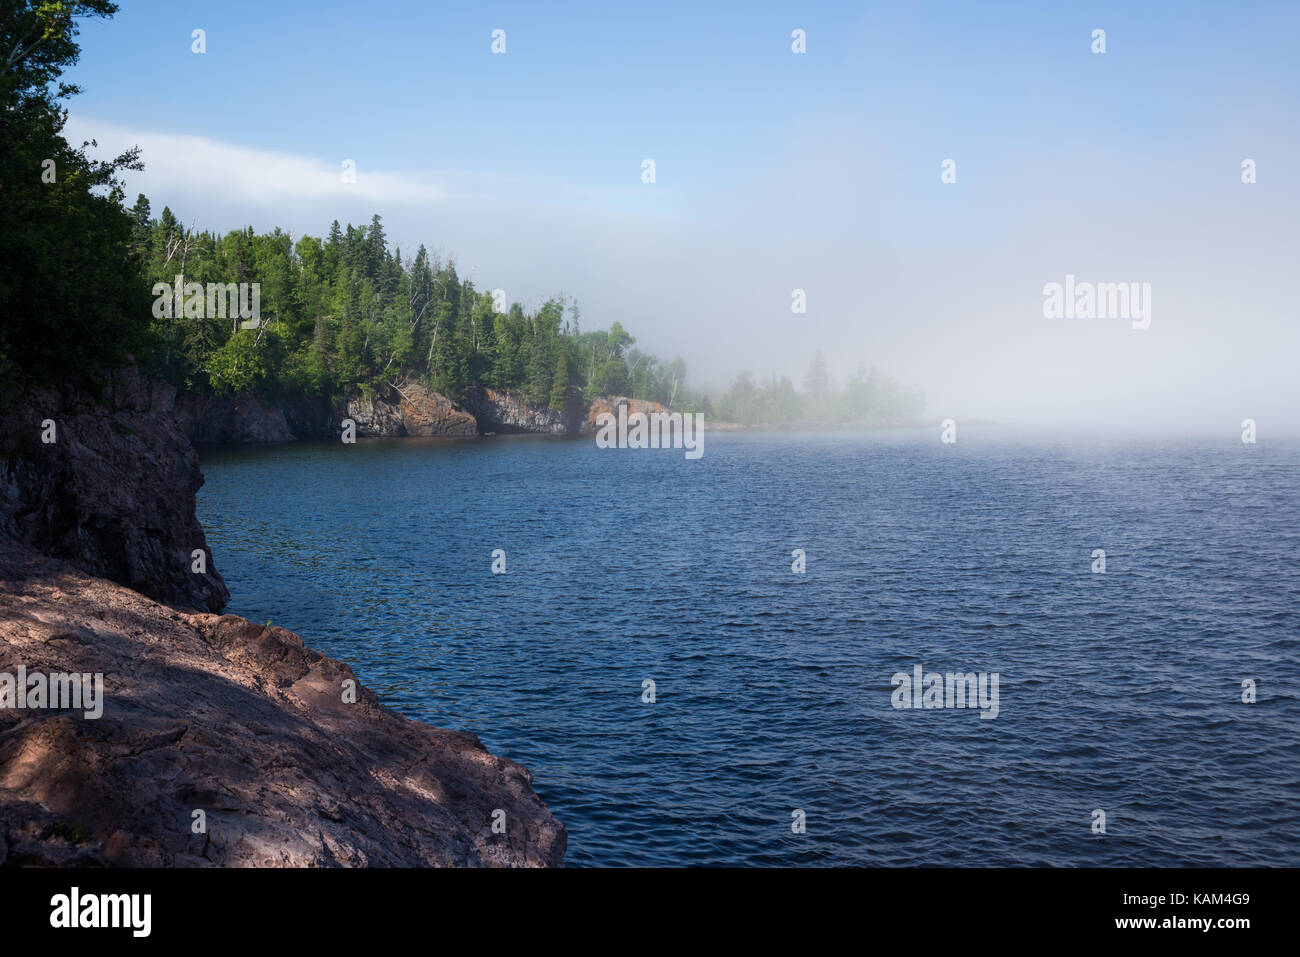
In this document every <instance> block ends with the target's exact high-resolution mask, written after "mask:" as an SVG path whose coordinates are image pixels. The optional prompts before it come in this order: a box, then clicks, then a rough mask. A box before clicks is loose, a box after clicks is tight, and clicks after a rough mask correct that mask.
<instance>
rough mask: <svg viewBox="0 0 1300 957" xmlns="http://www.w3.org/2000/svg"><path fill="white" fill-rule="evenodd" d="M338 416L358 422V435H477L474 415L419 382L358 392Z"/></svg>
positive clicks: (349, 399)
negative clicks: (371, 392)
mask: <svg viewBox="0 0 1300 957" xmlns="http://www.w3.org/2000/svg"><path fill="white" fill-rule="evenodd" d="M340 413H341V414H340V416H339V418H340V419H343V418H349V419H352V420H353V421H354V422H356V424H357V435H368V436H378V435H384V436H395V435H447V436H471V435H477V434H478V426H477V424H476V423H475V421H474V416H472V415H470V414H469V413H468V412H466V411H464V410H463V409H460V408H458V407H457V406H456V404H455V403H454V402H452V401H451V400H450V399H448V398H447V397H446V396H445V395H440V394H439V393H437V392H430V391H429V390H428V389H426V388H425V387H424V386H422V385H419V384H418V383H409V384H407V385H404V386H402V388H401V389H400V390H399V389H396V388H393V387H391V386H390V387H388V388H387V389H385V390H383V391H381V392H378V393H376V394H375V395H374V396H365V395H363V394H360V393H357V394H354V395H352V396H350V397H349V398H348V399H347V401H346V402H345V403H344V404H343V408H342V409H340Z"/></svg>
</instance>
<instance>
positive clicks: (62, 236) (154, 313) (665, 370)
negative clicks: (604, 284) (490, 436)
mask: <svg viewBox="0 0 1300 957" xmlns="http://www.w3.org/2000/svg"><path fill="white" fill-rule="evenodd" d="M116 9H117V6H116V4H114V3H111V2H108V0H81V2H76V3H67V4H51V5H39V4H38V5H33V4H24V5H21V6H20V7H18V8H15V9H14V10H13V11H12V12H11V13H9V14H6V15H3V16H0V47H3V48H4V49H7V50H10V51H11V53H10V55H9V58H8V62H7V64H5V65H4V67H3V69H0V195H2V196H3V202H0V316H3V317H4V321H3V324H0V386H3V385H4V384H5V383H6V382H13V381H14V380H15V378H16V377H17V376H19V375H24V376H30V377H34V378H36V379H37V380H42V381H46V382H55V381H58V380H59V379H61V378H65V377H69V376H72V377H77V378H80V379H81V380H83V382H82V384H85V385H90V386H92V387H97V386H98V385H102V380H103V379H104V377H105V376H106V375H107V373H108V370H112V369H114V368H116V367H118V366H120V365H122V364H123V363H125V362H128V361H134V362H136V363H137V364H138V365H140V366H141V367H142V368H144V369H145V370H146V371H148V372H151V373H153V374H156V375H161V376H163V377H165V378H167V379H169V380H170V381H172V382H173V383H175V384H176V385H177V386H178V388H180V389H183V390H186V391H191V392H199V393H213V394H230V393H234V392H242V391H245V390H249V391H252V392H254V393H256V394H258V395H260V396H262V397H264V398H267V399H269V400H272V401H274V400H277V399H289V398H295V397H303V396H306V397H327V398H338V397H340V396H343V395H346V394H349V393H352V392H354V391H356V390H361V391H373V390H377V389H380V388H383V387H385V386H395V387H397V388H399V389H400V388H402V387H403V385H404V384H405V383H407V382H413V381H415V382H421V383H423V384H424V385H426V386H427V387H428V388H430V389H431V390H433V391H436V392H441V393H443V394H444V395H447V396H449V397H451V398H453V399H460V398H463V397H464V396H465V395H466V393H467V391H468V390H469V389H471V388H473V387H486V388H490V389H496V390H504V391H510V392H513V393H515V394H517V395H519V396H521V397H522V398H523V399H524V400H526V401H528V402H530V403H531V404H533V405H536V406H540V407H545V408H549V409H552V410H557V411H558V410H562V409H565V408H566V407H569V406H570V405H571V404H573V403H584V402H586V401H588V400H590V399H591V398H592V397H593V396H596V395H625V396H630V397H634V398H639V399H648V400H651V401H655V402H659V403H662V404H664V405H666V406H669V407H671V408H673V409H675V410H678V411H683V412H704V413H706V414H707V415H709V416H711V417H716V418H720V419H722V420H725V421H732V422H738V423H741V424H746V425H758V424H763V425H792V424H800V423H815V424H821V423H863V424H903V423H906V422H910V421H913V420H915V418H916V417H917V416H918V415H919V414H920V412H921V409H922V407H923V400H922V399H921V397H920V396H919V395H917V394H915V393H913V392H911V391H910V390H906V389H902V388H900V387H899V386H898V385H897V384H896V383H894V382H892V381H891V380H889V379H886V378H883V377H881V376H879V375H878V374H876V373H875V371H874V370H872V371H867V370H865V369H863V368H859V369H858V370H857V372H856V373H854V374H853V375H851V376H849V377H848V378H847V379H846V380H845V381H844V382H843V383H842V384H838V385H837V384H836V383H834V382H832V380H831V379H830V377H829V375H827V373H826V368H825V362H824V360H823V358H822V356H821V354H820V353H818V355H817V356H816V358H815V359H814V360H813V363H812V365H811V367H810V368H809V370H808V374H807V376H806V377H805V379H804V383H803V385H804V390H803V392H802V393H799V392H797V391H796V390H795V388H794V385H793V383H792V382H791V381H790V380H789V379H788V378H782V379H779V380H778V379H776V378H775V377H771V378H770V379H769V380H766V381H764V380H756V379H755V377H754V376H753V375H752V374H751V373H749V372H744V373H741V374H740V376H739V377H738V378H737V379H736V380H735V382H734V383H733V384H732V386H731V387H730V388H729V389H728V390H727V391H726V392H725V393H722V394H720V395H717V396H716V397H711V396H710V395H709V394H707V392H706V391H704V390H696V389H692V388H688V386H687V382H686V364H685V362H684V361H683V360H682V359H680V358H675V359H672V360H670V361H665V360H662V359H660V358H658V357H656V356H654V355H651V354H650V353H648V352H645V351H643V350H641V349H638V348H636V339H635V338H634V337H633V336H632V335H631V333H630V332H629V331H628V330H626V329H624V328H623V326H622V325H621V324H620V323H619V322H617V321H614V322H611V323H610V324H609V328H608V329H583V328H582V325H581V312H580V310H579V308H578V304H577V302H576V301H574V300H572V299H569V298H566V297H561V296H554V297H552V298H550V299H547V300H546V301H545V302H543V303H542V304H541V305H540V306H538V307H536V308H533V309H525V308H524V307H523V306H522V305H521V304H520V303H518V302H513V303H507V302H505V301H504V299H503V297H502V296H501V295H500V294H498V295H497V296H496V297H494V295H493V291H492V290H480V289H477V288H475V286H474V283H473V282H472V281H470V280H468V279H465V278H462V277H461V276H460V275H459V274H458V273H457V269H456V263H455V262H454V261H453V260H452V259H451V258H442V257H440V256H439V255H438V254H431V253H430V252H429V251H428V249H427V248H426V247H425V246H423V245H421V246H419V247H418V248H417V249H416V250H415V252H414V255H410V254H409V251H408V252H407V254H404V253H403V250H401V249H400V248H396V247H393V248H390V244H389V242H388V239H387V237H386V235H385V233H384V227H383V221H382V218H381V217H380V216H379V215H378V214H376V215H375V216H373V217H372V218H371V220H370V222H369V223H368V224H365V225H361V226H353V225H352V224H348V225H347V226H341V225H340V224H339V222H338V221H337V220H335V221H334V222H333V223H332V224H331V225H330V227H329V230H328V232H327V234H326V235H325V236H324V238H318V237H314V236H307V235H304V236H302V237H300V238H297V239H295V238H294V237H293V236H292V235H291V234H290V233H288V232H285V231H284V230H283V229H280V228H275V229H272V230H270V231H269V232H260V233H259V232H255V231H254V229H253V228H252V227H251V226H250V227H247V228H245V229H240V230H233V231H230V232H227V233H225V234H224V235H218V234H216V233H214V232H210V231H206V230H205V231H195V229H194V224H193V223H191V224H190V225H188V226H186V225H185V224H183V222H182V221H181V220H180V219H179V218H178V217H177V216H176V215H175V214H174V213H173V211H172V210H171V209H170V208H168V207H164V208H163V209H162V210H161V212H160V213H159V214H158V215H157V216H155V215H154V214H153V212H152V208H151V205H150V202H149V200H148V198H147V197H146V196H144V195H143V194H140V195H137V197H136V200H135V203H134V204H133V205H131V206H130V207H127V206H126V200H125V189H124V184H123V181H122V177H123V174H124V173H126V172H127V171H136V170H141V169H143V162H142V160H141V157H140V155H139V151H138V150H134V149H133V150H129V151H127V152H125V153H123V154H121V155H119V156H117V157H113V158H111V159H106V160H105V159H96V158H94V157H93V155H92V153H91V150H93V149H94V148H95V147H96V146H97V144H95V143H94V142H93V141H92V142H87V143H83V144H81V145H80V146H74V145H72V144H70V143H68V142H67V141H66V139H65V138H64V137H63V135H62V133H63V129H64V125H65V123H66V120H67V111H66V108H65V107H64V106H63V100H64V99H66V98H67V97H70V96H72V95H74V94H76V93H77V92H78V89H77V87H76V86H75V85H72V84H69V83H67V82H64V81H63V80H61V79H60V77H61V74H62V73H63V71H64V70H65V69H66V68H67V67H68V66H69V65H71V64H73V63H75V62H76V60H77V57H78V54H79V48H78V46H77V43H76V35H77V32H78V22H79V21H81V20H84V19H87V18H106V17H109V16H111V15H112V14H113V13H115V12H116ZM209 283H213V284H222V285H225V284H231V283H234V284H241V283H243V284H248V285H250V286H251V285H252V284H257V288H258V292H259V305H260V309H259V317H258V318H259V319H260V321H258V322H254V323H248V322H241V321H240V318H239V317H238V316H235V317H233V318H232V317H231V316H230V315H225V316H222V315H212V314H209V311H208V310H207V309H204V308H202V297H201V296H195V297H190V298H191V304H194V305H197V306H198V307H197V308H189V307H188V306H187V307H185V308H170V309H166V310H159V309H158V308H157V306H158V303H157V298H158V296H159V292H158V290H159V289H160V288H164V287H160V285H159V284H171V285H179V287H180V290H181V291H186V290H190V289H195V290H201V289H202V288H203V287H204V286H205V285H207V284H209ZM151 299H152V300H153V304H152V308H151Z"/></svg>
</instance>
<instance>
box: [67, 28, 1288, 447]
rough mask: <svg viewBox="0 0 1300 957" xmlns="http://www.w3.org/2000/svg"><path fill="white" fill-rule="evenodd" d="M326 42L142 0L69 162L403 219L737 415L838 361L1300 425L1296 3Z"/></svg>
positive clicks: (115, 36) (75, 136) (315, 228)
mask: <svg viewBox="0 0 1300 957" xmlns="http://www.w3.org/2000/svg"><path fill="white" fill-rule="evenodd" d="M318 13H319V17H320V21H321V22H320V23H319V24H318V23H317V22H316V19H315V17H313V20H312V22H307V21H306V20H302V21H300V20H299V18H297V17H296V15H294V14H292V13H290V12H288V11H283V10H279V9H271V8H267V7H266V6H265V5H254V4H248V3H244V2H232V3H229V4H226V5H225V6H224V7H223V8H222V9H221V10H219V11H215V12H214V11H207V10H205V11H203V12H202V13H197V12H192V11H188V10H186V9H183V8H179V7H178V5H168V4H162V3H144V2H142V3H128V4H124V5H123V9H122V11H121V13H120V14H119V15H118V16H117V17H116V18H115V20H114V21H113V23H112V24H98V23H93V22H92V23H89V24H87V25H86V26H85V27H84V29H83V31H82V37H81V42H82V47H83V52H82V57H81V62H80V63H79V64H78V65H77V67H76V68H75V69H73V70H72V71H71V72H70V77H69V78H70V79H71V80H72V81H74V82H78V83H80V84H82V85H83V86H84V87H85V89H86V92H85V93H84V94H82V95H81V96H78V97H76V98H74V99H73V100H72V101H71V102H70V107H71V110H72V115H71V118H70V120H69V124H68V129H67V136H68V138H69V140H72V141H80V140H81V139H83V138H95V139H97V140H98V141H99V144H100V146H101V148H102V149H101V151H100V155H106V154H108V153H115V152H117V151H119V150H120V149H122V148H125V147H127V146H131V145H135V144H138V145H140V146H141V147H142V148H143V156H142V158H143V160H144V162H145V164H146V170H145V171H144V172H143V173H139V174H129V175H128V177H127V186H128V197H127V201H128V203H129V202H130V201H131V200H132V199H133V198H134V195H135V193H136V192H143V193H145V194H146V195H148V197H149V199H150V201H151V202H152V204H153V210H154V213H155V215H156V214H157V213H158V212H160V211H161V209H162V207H163V206H164V205H166V206H170V207H171V208H172V210H173V211H174V212H175V213H176V215H177V216H178V217H180V218H181V220H182V221H183V222H184V223H185V224H187V225H188V224H189V223H190V222H191V221H193V222H194V224H195V226H196V227H197V228H199V229H205V228H206V229H213V230H217V231H225V230H228V229H233V228H240V227H243V226H245V225H252V226H253V227H254V228H255V229H257V230H259V231H264V230H269V229H272V228H274V227H277V226H279V227H282V228H284V229H286V230H287V231H290V232H292V233H293V234H294V235H295V236H301V235H303V234H304V233H306V234H311V235H317V236H320V235H324V234H325V232H326V231H327V230H328V228H329V224H330V222H331V221H332V220H334V219H338V220H340V222H344V223H346V222H348V221H351V222H353V223H354V224H357V225H361V224H364V223H367V222H369V219H370V216H371V215H372V214H373V213H378V214H380V215H381V216H382V217H383V219H384V225H385V229H386V232H387V234H388V237H389V240H390V244H392V245H398V246H400V247H401V248H402V251H403V253H404V254H406V255H412V254H414V252H415V249H416V247H417V246H418V245H419V244H420V243H424V244H426V245H427V246H428V247H429V248H430V250H439V251H441V252H442V253H443V255H444V256H446V255H454V257H455V259H456V261H457V265H458V269H459V271H460V273H461V275H462V276H469V277H472V278H473V279H474V281H475V283H476V285H477V286H478V287H479V288H480V289H492V288H498V287H499V288H503V289H505V290H506V292H507V295H508V298H509V299H510V301H519V302H523V303H525V304H526V305H536V304H538V303H540V302H541V301H542V300H544V299H545V298H546V297H548V296H550V295H552V294H555V293H558V292H563V293H566V294H567V295H569V296H571V297H573V298H575V299H576V301H577V302H578V304H579V306H580V308H581V310H582V322H583V326H584V327H586V328H594V327H608V326H609V325H610V324H611V323H612V322H615V321H618V322H621V323H622V324H623V325H624V326H625V327H626V328H627V329H628V330H629V331H630V332H631V333H632V334H633V335H635V336H636V338H637V345H638V347H640V348H642V349H645V350H648V351H650V352H653V353H655V354H658V355H660V356H662V357H664V358H671V357H673V356H676V355H680V356H682V357H683V358H684V359H685V360H686V362H687V366H688V370H689V378H690V380H691V382H692V383H693V384H694V385H695V386H697V387H705V388H709V389H711V390H713V391H714V392H715V394H716V393H717V392H719V391H722V390H725V389H726V387H727V386H728V385H729V384H730V382H731V381H732V380H733V379H734V378H735V376H736V375H737V374H738V373H739V372H741V371H743V370H749V371H752V372H753V373H754V375H755V376H756V378H762V379H766V378H768V377H769V376H772V375H776V376H789V377H790V378H791V379H793V380H794V382H795V384H796V387H799V386H800V385H801V383H802V380H803V376H804V372H805V370H806V369H807V367H808V364H809V362H810V361H811V360H812V358H813V355H814V354H815V352H816V351H817V350H819V349H820V350H822V351H823V352H824V354H825V356H826V359H827V363H828V366H829V368H830V371H831V373H832V375H833V377H834V378H835V379H837V380H839V381H842V380H843V379H844V377H845V376H846V375H847V374H848V373H850V372H851V371H852V370H853V369H854V368H855V367H856V366H857V365H858V364H859V363H862V364H865V365H866V366H868V367H875V368H876V369H878V370H879V371H880V372H881V373H883V374H885V375H888V376H890V377H892V378H895V379H896V380H898V381H899V382H900V383H902V384H904V385H908V386H912V387H914V388H916V389H918V390H919V391H921V392H923V393H924V394H925V396H926V398H927V407H926V416H927V418H932V419H934V421H935V422H936V423H937V422H938V420H939V419H940V418H943V417H953V418H956V419H957V420H958V421H959V422H961V421H963V420H971V419H986V420H991V421H995V422H999V423H1017V422H1021V423H1027V424H1033V425H1037V426H1043V427H1047V426H1052V425H1060V426H1062V427H1063V428H1066V429H1073V428H1079V429H1082V430H1087V429H1106V430H1115V431H1126V432H1127V431H1155V432H1173V433H1179V434H1182V433H1191V432H1196V433H1206V434H1216V435H1217V434H1232V433H1236V432H1239V430H1240V423H1241V420H1242V419H1244V418H1252V419H1254V420H1256V422H1257V423H1258V428H1259V435H1260V439H1261V441H1266V439H1267V437H1269V436H1281V435H1294V434H1296V433H1297V432H1300V417H1298V416H1297V414H1296V411H1295V410H1296V406H1297V401H1298V400H1300V385H1298V384H1297V382H1298V381H1300V376H1297V375H1296V372H1295V358H1294V357H1295V355H1296V354H1297V347H1300V334H1298V333H1297V331H1296V330H1297V325H1296V320H1297V318H1300V317H1297V315H1296V313H1297V307H1296V298H1295V296H1293V295H1291V294H1290V292H1289V290H1288V288H1287V287H1288V281H1289V279H1290V276H1291V273H1292V272H1294V264H1295V263H1297V262H1300V255H1298V254H1300V241H1298V240H1297V237H1296V230H1295V223H1296V220H1297V212H1300V191H1298V190H1297V186H1296V177H1295V173H1294V157H1295V155H1296V153H1297V149H1296V147H1297V145H1298V144H1297V139H1298V138H1297V134H1296V129H1295V124H1294V122H1289V123H1288V120H1293V118H1294V116H1295V115H1296V113H1297V110H1296V107H1297V106H1298V105H1300V103H1297V99H1298V97H1300V94H1298V92H1297V91H1298V90H1300V86H1297V84H1296V83H1295V80H1296V79H1297V78H1300V71H1298V70H1297V68H1296V66H1295V64H1294V61H1293V57H1292V53H1291V51H1290V50H1289V42H1290V41H1289V38H1290V37H1291V36H1293V35H1294V31H1295V28H1296V27H1297V26H1300V11H1297V10H1296V9H1295V8H1288V7H1287V6H1285V5H1282V4H1253V5H1249V4H1248V5H1246V6H1244V7H1242V6H1237V7H1232V8H1229V9H1223V10H1211V9H1209V8H1206V7H1204V6H1201V5H1198V6H1196V7H1193V8H1181V7H1177V6H1174V5H1172V4H1157V5H1154V6H1153V7H1151V8H1149V9H1145V10H1142V11H1131V10H1125V9H1124V8H1123V7H1122V6H1121V5H1106V4H1103V5H1098V6H1094V7H1092V8H1090V9H1088V10H1087V11H1061V10H1043V9H1038V8H1036V7H1035V6H1033V5H1031V4H1024V5H1020V6H1015V7H1009V8H1004V9H1000V10H976V9H967V8H964V7H962V6H960V5H956V4H951V5H947V4H946V5H932V6H928V7H926V8H925V9H915V8H914V7H912V6H911V5H907V4H885V5H883V6H881V7H878V8H873V9H872V10H869V11H849V10H843V9H840V8H839V5H835V4H821V5H815V6H814V7H812V8H811V9H803V8H801V9H799V10H789V9H785V8H781V7H776V6H766V5H765V6H762V7H761V8H758V9H755V10H754V11H753V12H752V14H751V13H747V15H746V17H745V18H744V22H743V23H741V22H738V18H736V17H734V16H733V15H731V14H729V13H727V12H725V11H723V10H704V11H701V10H697V9H696V8H694V7H691V6H686V5H680V6H679V5H669V6H667V7H664V8H662V9H661V8H656V9H655V10H654V11H651V12H649V13H647V12H645V11H641V12H639V13H637V14H636V15H629V14H624V13H622V12H619V11H609V10H604V9H602V8H600V7H598V6H592V7H589V8H586V9H584V10H581V11H577V10H575V11H569V12H567V13H566V14H565V16H563V17H559V16H557V15H553V14H550V13H547V12H545V11H539V10H536V9H530V8H529V7H526V6H511V5H503V6H498V7H494V8H493V9H492V10H491V12H487V13H481V14H480V13H475V12H470V11H457V10H425V9H424V8H422V7H421V6H419V5H397V6H395V7H393V8H392V9H391V10H385V11H375V10H368V11H367V12H366V19H365V20H364V22H362V21H360V20H357V21H356V22H353V21H352V20H351V19H349V18H350V17H354V16H359V15H358V14H357V13H356V11H355V8H354V7H352V6H351V5H349V4H334V3H325V4H322V5H320V8H319V11H318ZM332 18H334V20H341V21H346V22H347V23H348V24H349V27H348V29H346V30H339V29H337V26H338V24H337V22H333V21H332ZM249 22H257V23H259V24H260V25H261V26H260V29H258V30H256V31H252V32H250V31H249V30H248V29H247V27H246V24H247V23H249ZM399 22H400V25H401V28H400V30H399V29H398V26H397V23H399ZM1265 24H1269V26H1267V27H1266V26H1265ZM196 28H197V29H203V30H205V31H206V32H205V44H206V52H205V53H203V54H201V55H200V54H196V53H193V52H191V43H192V40H191V32H192V30H193V29H196ZM496 29H501V30H504V31H505V32H506V43H507V47H506V52H505V53H504V54H493V53H492V52H491V46H492V43H493V37H492V31H493V30H496ZM795 29H802V30H804V31H805V32H806V44H807V46H806V48H807V52H806V53H803V54H795V53H793V52H792V50H791V44H792V40H791V31H792V30H795ZM1094 29H1104V30H1105V31H1106V52H1105V53H1100V54H1099V53H1093V52H1092V50H1091V49H1090V46H1091V45H1092V44H1093V42H1094V41H1093V39H1092V32H1093V30H1094ZM162 51H168V52H165V53H164V52H162ZM864 51H867V52H865V53H864ZM123 64H127V65H128V66H129V67H130V65H132V64H148V67H146V68H140V69H137V68H134V67H130V68H128V69H122V66H123ZM162 69H165V71H166V73H165V78H164V77H161V76H160V75H159V74H158V72H157V71H159V70H162ZM218 77H219V79H217V78H218ZM214 80H216V82H215V84H214ZM214 85H215V86H216V87H217V88H218V89H219V90H220V93H219V94H218V93H214V92H213V89H212V87H213V86H214ZM647 158H649V159H653V160H654V161H655V164H656V169H655V172H656V181H655V182H654V183H653V184H647V183H643V182H642V181H641V179H642V161H643V159H647ZM345 159H350V160H353V161H354V162H355V163H356V174H357V175H356V182H355V183H344V182H342V181H341V177H340V175H339V170H340V164H341V163H342V161H343V160H345ZM947 159H952V160H954V161H955V163H956V167H955V169H956V182H955V183H944V182H941V173H942V172H943V169H942V166H941V164H942V163H943V161H944V160H947ZM1246 159H1251V160H1253V161H1254V162H1255V164H1256V170H1257V181H1256V182H1254V183H1251V184H1246V183H1243V182H1242V168H1241V164H1242V162H1243V161H1244V160H1246ZM1067 276H1073V277H1075V279H1076V280H1077V281H1078V282H1080V283H1083V282H1092V283H1137V284H1139V285H1141V284H1147V283H1149V284H1150V303H1149V305H1150V316H1149V318H1150V326H1149V328H1145V329H1142V328H1133V327H1132V323H1130V322H1129V321H1128V320H1126V319H1121V318H1115V319H1049V318H1045V316H1044V306H1043V303H1044V293H1043V289H1044V286H1045V284H1048V283H1053V282H1055V283H1064V282H1065V281H1066V277H1067ZM795 289H802V290H804V291H805V293H806V297H807V312H806V314H795V313H792V311H791V301H792V291H793V290H795Z"/></svg>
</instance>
